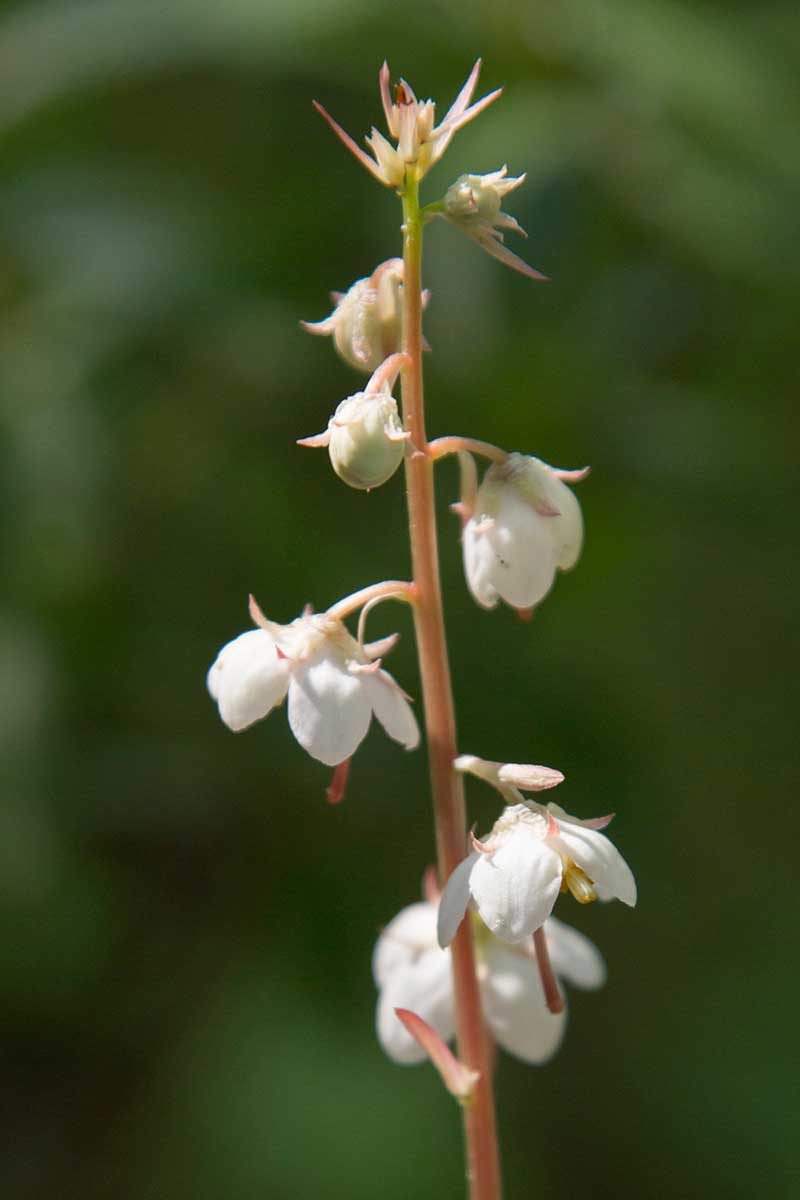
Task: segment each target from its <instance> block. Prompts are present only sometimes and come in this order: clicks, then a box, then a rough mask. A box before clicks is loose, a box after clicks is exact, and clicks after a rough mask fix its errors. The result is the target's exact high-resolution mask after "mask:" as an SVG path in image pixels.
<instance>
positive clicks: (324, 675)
mask: <svg viewBox="0 0 800 1200" xmlns="http://www.w3.org/2000/svg"><path fill="white" fill-rule="evenodd" d="M371 717H372V705H371V704H370V700H369V695H368V692H367V688H366V687H365V686H364V679H363V677H360V676H358V675H353V674H351V673H350V672H349V671H348V670H347V667H346V663H345V662H344V660H343V659H342V658H341V657H340V656H339V655H338V654H336V653H335V652H334V651H333V650H332V649H331V648H330V647H329V646H323V648H322V649H321V650H319V651H318V652H317V653H316V654H315V655H314V656H313V657H312V658H310V659H309V660H308V661H307V662H304V663H300V664H298V665H297V666H296V667H295V670H294V673H293V675H292V682H291V683H290V685H289V724H290V725H291V727H292V733H293V734H294V736H295V737H296V738H297V740H298V742H299V743H300V745H301V746H302V747H303V748H304V749H305V750H307V751H308V753H309V754H311V755H312V756H313V757H314V758H316V759H318V760H319V761H320V762H322V763H325V764H326V765H327V766H329V767H333V766H336V764H337V763H340V762H344V760H345V759H346V758H349V757H350V755H351V754H353V752H354V751H355V750H356V747H357V746H358V745H359V744H360V743H361V742H362V741H363V739H364V737H365V736H366V732H367V730H368V729H369V723H370V719H371Z"/></svg>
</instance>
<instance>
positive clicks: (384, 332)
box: [300, 258, 428, 375]
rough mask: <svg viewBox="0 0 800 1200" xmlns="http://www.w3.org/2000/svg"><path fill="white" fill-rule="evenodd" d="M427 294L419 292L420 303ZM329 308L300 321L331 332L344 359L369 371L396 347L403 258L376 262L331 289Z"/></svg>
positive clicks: (399, 331) (312, 329)
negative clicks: (361, 275) (364, 274)
mask: <svg viewBox="0 0 800 1200" xmlns="http://www.w3.org/2000/svg"><path fill="white" fill-rule="evenodd" d="M427 298H428V295H427V292H426V293H423V305H424V304H425V303H426V301H427ZM333 300H334V305H335V307H334V309H333V312H332V313H331V314H330V315H329V316H327V317H325V319H324V320H323V321H301V322H300V324H301V325H302V326H303V328H304V329H306V330H307V331H308V332H309V333H315V334H322V335H323V336H326V335H328V334H333V344H334V346H335V347H336V350H337V351H338V353H339V354H340V355H341V357H342V358H343V359H344V361H345V362H346V363H349V364H350V366H351V367H355V369H356V370H357V371H363V372H364V373H365V374H367V375H369V374H371V373H372V372H373V371H375V370H377V368H378V367H379V366H380V365H381V363H382V362H383V360H384V359H385V358H388V356H389V355H390V354H394V353H396V352H397V351H399V350H400V345H401V342H402V317H403V260H402V259H401V258H390V259H387V261H386V262H383V263H380V264H379V265H378V266H377V267H376V268H375V270H374V271H373V272H372V274H371V275H370V276H369V277H368V278H366V279H357V280H356V282H355V283H354V284H353V286H352V287H350V288H348V290H347V291H346V292H345V293H341V292H334V293H333Z"/></svg>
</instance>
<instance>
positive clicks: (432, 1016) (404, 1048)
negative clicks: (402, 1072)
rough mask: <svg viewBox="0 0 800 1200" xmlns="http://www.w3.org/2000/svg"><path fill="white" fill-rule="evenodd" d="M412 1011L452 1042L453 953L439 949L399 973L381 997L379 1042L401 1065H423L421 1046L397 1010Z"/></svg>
mask: <svg viewBox="0 0 800 1200" xmlns="http://www.w3.org/2000/svg"><path fill="white" fill-rule="evenodd" d="M396 1008H409V1009H411V1011H412V1012H414V1013H416V1014H417V1015H418V1016H420V1017H422V1019H423V1020H424V1021H427V1022H428V1024H429V1025H432V1026H433V1028H434V1029H435V1030H436V1032H437V1033H438V1034H440V1035H441V1037H442V1038H444V1040H445V1041H448V1040H449V1039H450V1038H452V1036H453V1033H454V1032H455V1012H454V1005H453V981H452V974H451V968H450V951H449V950H440V949H439V947H438V946H435V947H434V948H433V949H432V950H425V951H423V952H422V954H420V955H419V957H418V958H417V959H415V961H414V962H413V963H409V964H407V965H406V966H405V967H402V968H400V969H398V970H395V971H394V972H393V973H392V975H391V977H390V978H389V981H388V983H387V984H386V986H385V987H384V988H383V989H382V991H381V994H380V996H379V997H378V1008H377V1012H376V1017H375V1025H376V1030H377V1034H378V1041H379V1042H380V1044H381V1046H382V1047H383V1049H384V1050H385V1052H386V1053H387V1054H388V1055H389V1058H391V1059H393V1060H394V1061H395V1062H398V1063H417V1062H423V1061H424V1060H425V1058H426V1057H427V1056H426V1054H425V1051H424V1050H423V1049H422V1047H421V1046H420V1044H419V1043H418V1042H417V1041H416V1040H415V1039H414V1038H413V1037H412V1036H411V1034H410V1033H409V1032H408V1031H407V1029H406V1028H405V1026H404V1025H403V1024H402V1022H401V1021H400V1020H398V1018H397V1016H396V1014H395V1011H394V1010H395V1009H396Z"/></svg>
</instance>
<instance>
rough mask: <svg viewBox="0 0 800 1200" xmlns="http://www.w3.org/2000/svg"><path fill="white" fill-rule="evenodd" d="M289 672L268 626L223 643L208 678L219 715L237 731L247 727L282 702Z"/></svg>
mask: <svg viewBox="0 0 800 1200" xmlns="http://www.w3.org/2000/svg"><path fill="white" fill-rule="evenodd" d="M288 684H289V671H288V663H287V661H286V659H282V658H279V657H278V651H277V649H276V646H275V641H274V639H273V637H272V635H271V634H269V633H267V631H266V629H250V630H248V632H247V633H242V634H240V635H239V637H237V638H234V640H233V641H232V642H228V644H227V646H223V647H222V649H221V650H220V652H219V654H218V655H217V657H216V660H215V661H214V663H213V664H212V666H211V669H210V671H209V672H208V675H207V677H206V686H207V687H208V690H209V692H210V693H211V695H212V696H213V698H214V699H215V700H216V701H217V704H218V706H219V715H220V716H221V717H222V720H223V721H224V722H225V724H226V725H227V726H228V728H229V729H233V730H234V731H237V732H238V730H240V729H246V728H247V726H248V725H252V724H253V722H254V721H259V720H261V718H262V717H265V716H266V715H267V713H268V712H269V711H270V710H271V709H273V708H274V707H275V705H276V704H280V702H281V700H283V698H284V696H285V695H286V689H287V687H288Z"/></svg>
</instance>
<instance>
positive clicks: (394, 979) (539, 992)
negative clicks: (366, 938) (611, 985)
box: [372, 902, 605, 1063]
mask: <svg viewBox="0 0 800 1200" xmlns="http://www.w3.org/2000/svg"><path fill="white" fill-rule="evenodd" d="M474 934H475V951H476V957H477V972H478V980H479V984H480V990H481V1001H482V1004H483V1012H484V1016H485V1018H486V1022H487V1024H488V1026H489V1028H490V1030H491V1032H492V1035H493V1037H494V1038H495V1039H496V1041H497V1042H498V1043H499V1044H500V1045H501V1046H502V1047H503V1048H504V1049H505V1050H508V1051H509V1053H510V1054H514V1055H516V1057H517V1058H521V1059H523V1060H524V1061H525V1062H530V1063H541V1062H545V1061H546V1060H547V1059H548V1058H550V1057H551V1056H552V1055H553V1054H554V1053H555V1051H556V1050H557V1048H558V1045H559V1042H560V1041H561V1038H562V1036H563V1033H564V1024H565V1021H566V1014H565V1013H564V1012H561V1013H552V1012H550V1011H549V1010H548V1008H547V1005H546V1002H545V995H544V990H543V988H542V982H541V978H540V973H539V968H538V966H537V963H536V956H535V951H534V947H533V943H532V942H529V943H528V944H527V945H526V946H525V947H522V946H507V945H505V944H504V943H503V942H500V941H498V940H497V938H495V937H493V936H492V934H491V933H490V932H489V930H488V929H487V928H486V927H485V926H484V925H482V924H481V923H480V921H478V920H477V918H476V920H475V925H474ZM545 936H546V939H547V943H548V948H549V952H550V961H551V963H552V966H553V970H554V971H555V974H556V975H557V976H560V977H561V978H562V979H566V980H568V981H569V982H570V983H574V984H575V985H576V986H577V987H581V988H597V987H600V985H601V984H602V983H603V982H604V980H605V966H604V964H603V960H602V958H601V957H600V954H599V953H598V951H597V950H596V948H595V947H594V945H593V944H592V943H591V942H590V941H589V939H588V938H585V937H584V936H583V934H581V933H578V931H577V930H575V929H572V928H571V927H570V926H569V925H564V924H562V922H561V921H557V920H555V918H551V919H550V920H549V921H548V922H547V925H546V926H545ZM372 968H373V974H374V977H375V982H376V984H377V986H378V988H379V991H380V994H379V997H378V1007H377V1014H376V1026H377V1033H378V1040H379V1042H380V1044H381V1046H382V1047H383V1049H384V1051H385V1052H386V1054H388V1056H389V1057H390V1058H391V1059H393V1060H394V1061H395V1062H398V1063H417V1062H422V1061H423V1060H424V1058H425V1051H424V1050H423V1049H422V1047H421V1046H420V1045H419V1043H418V1042H417V1041H415V1040H414V1038H413V1037H412V1036H411V1035H410V1034H409V1033H408V1031H407V1030H406V1028H405V1027H404V1026H403V1025H402V1024H401V1022H400V1021H399V1020H398V1018H397V1017H396V1015H395V1011H394V1010H395V1009H396V1008H407V1009H411V1010H412V1011H413V1012H415V1013H416V1014H417V1015H418V1016H420V1017H422V1018H423V1020H425V1021H427V1022H428V1023H429V1024H430V1025H432V1026H433V1028H434V1029H435V1030H436V1032H437V1033H438V1034H439V1035H440V1036H441V1037H442V1038H444V1039H445V1041H448V1040H450V1039H451V1038H452V1037H453V1035H454V1033H455V1012H454V1002H453V983H452V973H451V965H450V951H449V950H442V949H440V948H439V946H438V945H437V942H436V905H435V904H432V903H429V902H428V903H420V904H412V905H410V906H409V907H408V908H404V909H403V910H402V912H400V913H399V914H398V915H397V916H396V917H395V918H394V920H393V921H390V923H389V924H388V925H387V926H386V928H385V929H384V930H383V933H382V934H381V936H380V938H379V939H378V942H377V945H376V946H375V952H374V955H373V960H372Z"/></svg>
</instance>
